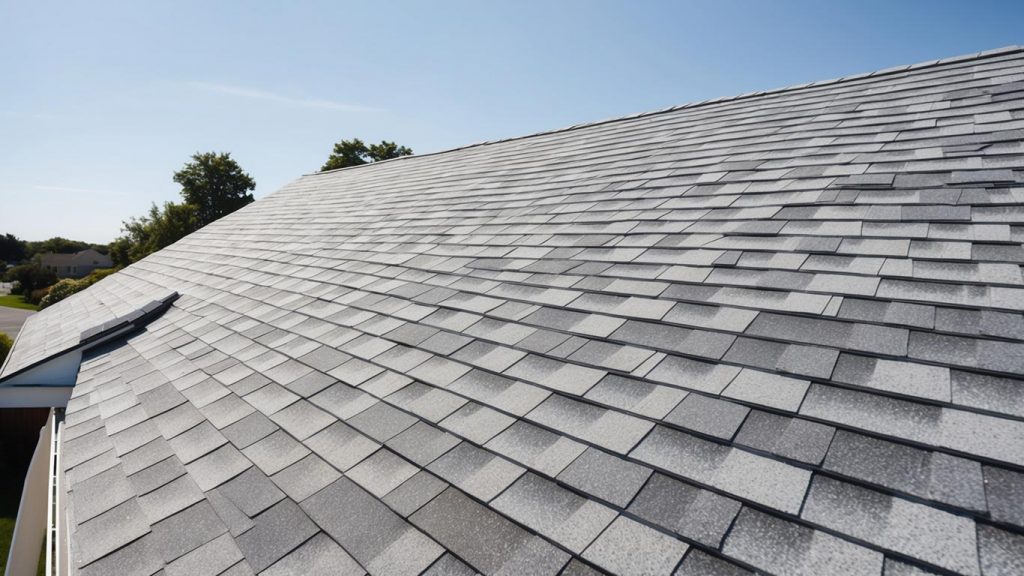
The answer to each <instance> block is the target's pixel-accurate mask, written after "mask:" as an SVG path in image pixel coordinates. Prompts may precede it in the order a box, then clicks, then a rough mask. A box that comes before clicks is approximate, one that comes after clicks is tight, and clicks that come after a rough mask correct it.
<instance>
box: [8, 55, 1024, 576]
mask: <svg viewBox="0 0 1024 576" xmlns="http://www.w3.org/2000/svg"><path fill="white" fill-rule="evenodd" d="M1022 243H1024V51H1022V50H1021V49H1019V48H1009V49H1003V50H998V51H992V52H989V53H982V54H975V55H969V56H965V57H961V58H952V59H948V60H943V61H937V62H930V63H925V64H921V65H915V66H910V67H900V68H895V69H892V70H889V71H883V72H880V73H875V74H868V75H860V76H857V77H851V78H847V79H842V80H840V81H834V82H826V83H818V84H812V85H808V86H805V87H797V88H791V89H784V90H778V91H773V92H768V93H763V94H755V95H749V96H744V97H737V98H732V99H723V100H721V101H714V102H707V103H701V104H695V105H690V106H684V107H679V108H676V109H671V110H668V111H663V112H658V113H652V114H645V115H639V116H635V117H631V118H625V119H620V120H614V121H607V122H602V123H597V124H592V125H587V126H582V127H575V128H572V129H568V130H563V131H556V132H550V133H544V134H538V135H535V136H530V137H525V138H518V139H512V140H506V141H500V142H494V143H488V144H483V145H476V146H471V147H467V148H462V149H458V150H452V151H448V152H443V153H438V154H431V155H424V156H413V157H409V158H402V159H399V160H394V161H389V162H381V163H378V164H372V165H368V166H362V167H358V168H353V169H344V170H339V171H334V172H329V173H324V174H313V175H309V176H305V177H303V178H301V179H299V180H297V181H296V182H294V183H292V184H290V185H288V186H286V187H285V188H284V189H282V190H280V191H279V192H276V193H275V194H273V195H271V196H269V197H267V198H265V199H263V200H260V201H258V202H256V203H254V204H252V205H250V206H248V207H246V208H244V209H242V210H240V211H238V212H236V213H234V214H232V215H230V216H228V217H226V218H224V219H222V220H220V221H218V222H216V223H214V224H212V225H210V226H207V227H206V228H204V229H202V230H200V231H198V232H196V233H194V234H192V235H190V236H188V237H187V238H185V239H184V240H182V241H180V242H178V243H177V244H175V245H173V246H171V247H169V248H166V249H164V250H162V251H160V252H158V253H156V254H154V255H152V256H150V257H148V258H146V259H145V260H143V261H142V262H139V263H137V264H135V265H133V266H131V267H129V268H127V269H125V270H123V271H121V272H119V273H117V274H115V275H113V276H111V277H109V278H107V279H105V280H103V281H101V282H99V283H98V284H96V285H94V286H92V287H91V288H89V289H88V290H86V291H84V292H82V293H79V294H76V295H74V296H72V297H70V298H68V299H67V300H66V301H63V302H61V303H58V304H57V305H55V306H53V307H51V308H49V309H47V310H44V311H43V312H41V313H39V314H37V315H35V316H33V317H32V318H31V319H29V321H28V322H27V323H26V325H25V327H24V329H23V332H22V335H21V336H20V337H19V339H18V342H17V344H16V346H15V348H14V350H13V352H12V357H11V360H10V361H9V362H8V366H7V367H6V372H5V373H4V374H3V375H9V374H10V373H11V371H12V367H13V368H17V367H19V366H22V367H23V366H26V365H29V364H32V363H34V362H39V361H41V360H43V359H44V358H45V357H46V356H49V355H52V354H57V353H60V351H61V350H63V349H66V348H67V347H69V346H74V345H76V343H77V342H78V338H79V336H80V334H81V333H82V332H83V331H85V330H88V329H90V328H92V327H94V326H96V325H99V324H103V323H104V322H107V321H109V320H111V319H113V318H115V317H118V316H121V315H123V314H125V313H126V312H127V311H130V310H133V309H136V308H139V307H140V306H142V305H143V304H146V303H147V302H149V301H151V300H154V299H159V298H161V297H162V296H164V295H166V294H167V293H168V292H169V291H177V292H178V293H180V295H181V297H180V298H178V299H177V300H176V301H174V302H173V304H172V305H171V306H170V308H169V309H168V310H167V311H166V312H165V313H164V314H163V315H162V316H161V317H159V318H157V319H155V320H153V321H152V322H150V323H149V324H148V325H146V326H145V327H144V328H142V329H141V331H139V332H138V333H136V334H134V335H132V336H130V337H128V338H127V339H126V340H124V341H118V342H112V343H107V344H104V345H103V346H102V347H101V348H99V349H93V350H90V351H89V352H87V354H86V357H85V358H84V359H83V362H82V365H81V370H80V372H79V375H78V382H77V385H76V387H75V389H74V392H73V397H72V399H71V401H70V402H69V403H68V406H67V413H66V422H65V428H64V433H63V463H64V469H65V485H66V486H67V489H68V494H67V496H68V502H69V505H68V513H69V526H70V544H71V559H72V561H73V565H74V567H75V569H76V570H77V572H78V573H79V574H82V575H92V574H115V573H116V574H145V575H149V574H154V573H156V572H158V571H160V570H163V573H164V574H166V575H167V576H172V575H176V574H196V575H203V574H210V575H213V574H220V573H223V574H252V573H262V574H268V575H269V574H274V575H276V574H362V573H366V572H369V573H372V574H419V573H428V574H462V573H465V574H470V573H473V572H480V573H484V574H557V573H562V574H589V573H594V572H595V571H607V572H613V573H636V574H671V573H675V574H679V575H697V574H744V573H747V572H748V571H751V570H758V571H763V572H771V573H780V574H875V575H880V574H883V572H884V574H886V575H896V574H925V573H961V574H970V575H979V574H981V575H986V576H988V575H996V574H1014V573H1016V574H1019V573H1022V572H1024V380H1022V374H1024V316H1022V314H1021V310H1022V309H1024V278H1022V275H1021V267H1020V266H1021V264H1022V263H1024V247H1022ZM54 331H59V332H58V333H56V335H55V332H54ZM3 375H0V376H3Z"/></svg>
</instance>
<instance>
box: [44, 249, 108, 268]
mask: <svg viewBox="0 0 1024 576" xmlns="http://www.w3.org/2000/svg"><path fill="white" fill-rule="evenodd" d="M41 257H42V259H43V263H44V264H46V265H48V266H74V265H78V264H82V265H89V264H95V263H100V264H105V265H108V266H109V265H110V262H111V260H110V256H108V255H106V254H103V253H101V252H97V251H96V250H94V249H93V248H86V249H85V250H81V251H79V252H74V253H72V254H64V253H60V252H47V253H45V254H42V255H41Z"/></svg>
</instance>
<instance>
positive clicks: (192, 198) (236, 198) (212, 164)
mask: <svg viewBox="0 0 1024 576" xmlns="http://www.w3.org/2000/svg"><path fill="white" fill-rule="evenodd" d="M174 181H175V182H177V183H178V184H180V185H181V196H182V198H184V199H185V204H186V205H192V206H194V207H195V210H196V211H195V216H196V218H198V222H199V227H200V228H201V227H203V226H206V225H207V224H209V223H211V222H213V221H214V220H217V219H218V218H221V217H223V216H227V215H228V214H230V213H232V212H234V211H235V210H238V209H239V208H241V207H242V206H245V205H246V204H248V203H250V202H252V201H253V197H252V194H251V193H250V191H251V190H255V189H256V181H255V180H253V179H252V177H251V176H249V175H248V174H246V173H245V172H244V171H243V170H242V168H241V167H240V166H239V165H238V163H237V162H235V161H234V160H233V159H232V158H231V154H229V153H220V154H218V153H216V152H205V153H198V152H197V153H196V154H193V155H192V161H191V162H188V163H187V164H185V166H184V167H183V168H182V169H181V170H179V171H177V172H175V173H174ZM183 216H184V215H183V214H180V213H178V214H174V215H173V219H174V220H175V222H179V223H180V219H181V218H182V217H183Z"/></svg>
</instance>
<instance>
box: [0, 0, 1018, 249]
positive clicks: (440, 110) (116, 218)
mask: <svg viewBox="0 0 1024 576" xmlns="http://www.w3.org/2000/svg"><path fill="white" fill-rule="evenodd" d="M1009 44H1024V1H1022V0H1015V1H1006V2H986V1H962V2H949V1H939V0H927V1H915V2H911V1H902V0H901V1H895V0H884V1H871V2H864V1H858V2H838V1H825V0H817V1H807V2H797V1H771V2H769V1H755V0H750V1H745V2H740V1H725V0H713V1H700V2H698V1H683V0H677V1H673V2H653V1H650V2H649V1H642V0H629V1H627V0H621V1H617V2H607V1H598V0H587V1H573V0H546V1H540V2H535V1H524V0H514V1H513V0H509V1H507V2H503V3H500V4H499V3H498V2H497V1H492V0H488V1H486V2H482V1H473V2H470V1H467V2H449V1H445V0H431V1H420V2H403V1H396V0H389V1H387V2H366V1H363V2H358V3H357V2H338V1H323V2H269V1H268V2H253V1H247V2H221V1H214V0H202V1H198V2H193V1H181V0H174V1H165V2H156V1H153V2H138V1H137V0H131V1H125V2H106V1H102V0H90V1H88V2H62V3H60V4H59V5H58V4H55V3H51V2H48V1H42V0H33V1H22V2H18V1H10V0H8V1H4V0H0V233H3V232H12V233H14V234H16V235H18V236H19V237H21V238H23V239H28V240H39V239H44V238H48V237H50V236H54V235H62V236H66V237H71V238H74V239H81V240H88V241H92V242H107V241H109V240H112V239H113V238H114V237H115V236H117V235H118V233H119V229H120V223H121V221H122V220H124V219H126V218H128V217H130V216H134V215H141V214H143V213H144V212H145V211H146V209H147V208H148V206H149V204H150V203H151V202H154V201H156V202H163V201H165V200H178V199H179V196H178V189H177V187H176V185H175V184H174V183H173V182H172V180H171V175H172V173H173V172H174V171H175V170H177V169H179V168H180V167H181V166H182V164H184V163H185V162H186V161H187V160H188V157H189V156H190V155H191V154H192V153H194V152H196V151H207V150H216V151H228V152H231V153H232V155H233V156H234V157H235V158H236V159H237V160H238V162H239V163H240V164H241V165H242V167H243V168H244V169H245V170H246V171H248V172H249V173H250V174H251V175H252V176H253V177H254V178H255V179H256V182H257V190H256V195H257V197H259V196H260V195H263V194H267V193H270V192H272V191H274V190H276V189H277V188H279V187H280V186H282V185H284V184H286V183H287V182H289V181H291V180H293V179H295V178H297V177H298V176H300V175H302V174H304V173H308V172H312V171H315V170H316V169H317V168H319V166H320V165H321V164H322V163H323V161H324V159H325V158H326V156H327V154H328V153H329V152H330V149H331V145H332V143H333V142H335V141H336V140H339V139H342V138H351V137H359V138H362V139H363V140H367V141H370V140H372V141H378V140H380V139H388V140H394V141H397V142H398V143H400V144H404V145H407V146H410V147H412V148H413V149H414V150H415V151H416V152H420V153H422V152H431V151H437V150H443V149H445V148H451V147H455V146H460V145H464V144H469V143H473V142H478V141H481V140H490V139H497V138H504V137H510V136H517V135H523V134H529V133H531V132H537V131H541V130H547V129H553V128H559V127H563V126H567V125H571V124H575V123H579V122H586V121H593V120H600V119H604V118H609V117H615V116H622V115H625V114H630V113H634V112H643V111H647V110H654V109H658V108H663V107H666V106H670V105H674V104H683V103H686V102H691V101H694V100H702V99H706V98H714V97H718V96H728V95H733V94H738V93H742V92H748V91H751V90H761V89H768V88H776V87H781V86H786V85H791V84H798V83H803V82H808V81H813V80H823V79H828V78H834V77H837V76H843V75H848V74H853V73H858V72H868V71H872V70H877V69H881V68H886V67H889V66H893V65H897V64H910V63H914V62H919V61H924V60H930V59H933V58H939V57H945V56H955V55H960V54H965V53H970V52H976V51H980V50H986V49H990V48H996V47H1000V46H1005V45H1009Z"/></svg>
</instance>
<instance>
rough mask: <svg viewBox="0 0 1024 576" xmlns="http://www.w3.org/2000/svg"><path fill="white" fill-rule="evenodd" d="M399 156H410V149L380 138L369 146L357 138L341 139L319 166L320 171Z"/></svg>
mask: <svg viewBox="0 0 1024 576" xmlns="http://www.w3.org/2000/svg"><path fill="white" fill-rule="evenodd" d="M400 156H412V149H411V148H408V147H406V146H399V145H398V144H395V143H394V142H388V141H387V140H381V142H380V144H370V145H369V146H367V145H366V144H364V143H363V141H362V140H360V139H359V138H353V139H351V140H342V141H340V142H338V143H337V144H335V145H334V150H333V151H332V152H331V155H330V156H329V157H328V158H327V162H325V163H324V165H323V166H322V167H321V168H320V171H321V172H324V171H326V170H336V169H338V168H347V167H349V166H360V165H362V164H369V163H371V162H380V161H381V160H390V159H392V158H398V157H400Z"/></svg>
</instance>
